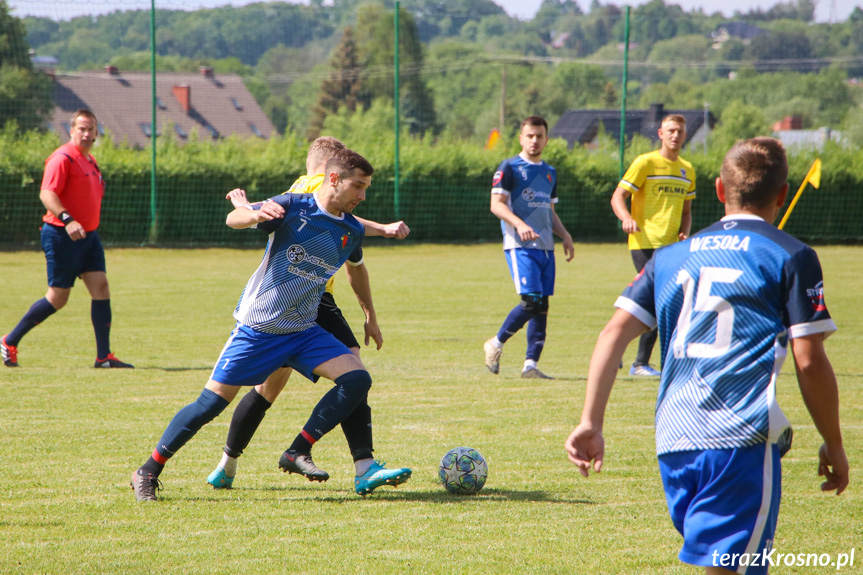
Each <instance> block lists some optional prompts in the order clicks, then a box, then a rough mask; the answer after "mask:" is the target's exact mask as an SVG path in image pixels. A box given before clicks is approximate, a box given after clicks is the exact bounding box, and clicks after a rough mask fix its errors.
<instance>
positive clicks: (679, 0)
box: [8, 0, 863, 22]
mask: <svg viewBox="0 0 863 575" xmlns="http://www.w3.org/2000/svg"><path fill="white" fill-rule="evenodd" d="M251 1H252V0H155V4H156V7H157V8H183V9H192V8H195V7H206V8H212V7H214V6H224V5H226V4H233V5H240V4H248V3H249V2H251ZM290 1H292V2H296V3H303V2H302V0H290ZM494 1H495V2H496V3H497V4H498V5H499V6H501V7H503V9H504V10H506V12H507V13H508V14H509V15H510V16H517V17H519V18H522V19H526V20H527V19H531V18H533V16H534V15H535V14H536V11H537V10H539V6H540V4H542V0H494ZM577 1H578V4H579V6H581V8H582V10H585V11H587V10H588V9H589V7H590V0H577ZM791 1H793V0H791ZM646 2H648V0H600V4H608V3H613V4H615V5H617V6H627V5H629V6H633V7H635V6H638V5H641V4H644V3H646ZM815 2H816V6H817V7H816V9H815V19H816V21H818V22H830V21H831V16H832V21H833V22H841V21H843V20H846V19H847V18H848V15H849V14H851V11H852V10H853V9H854V7H855V6H860V7H861V9H863V0H815ZM665 3H666V4H679V5H680V6H681V7H682V8H683V9H684V10H685V11H687V12H690V11H692V10H695V9H698V8H701V9H703V10H704V11H705V12H706V13H707V14H713V13H715V12H722V13H723V14H725V15H726V16H731V15H733V14H734V12H735V11H741V12H747V11H749V10H750V9H751V8H761V9H762V10H768V9H769V8H770V7H771V6H774V5H776V4H778V3H779V1H778V0H665ZM8 4H9V6H10V8H12V13H13V14H14V15H16V16H19V17H20V16H48V17H52V18H61V19H68V18H72V17H74V16H80V15H82V14H94V13H105V12H111V11H113V10H117V9H120V10H133V9H146V8H149V7H150V0H85V1H82V0H8Z"/></svg>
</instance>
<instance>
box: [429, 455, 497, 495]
mask: <svg viewBox="0 0 863 575" xmlns="http://www.w3.org/2000/svg"><path fill="white" fill-rule="evenodd" d="M438 477H440V481H441V483H443V486H444V487H445V488H446V490H447V491H449V492H450V493H456V494H467V493H477V492H478V491H479V490H480V489H482V488H483V486H484V485H485V480H486V479H488V464H487V463H486V462H485V458H484V457H483V456H482V455H480V453H479V451H477V450H476V449H474V448H472V447H456V448H455V449H450V450H449V451H447V452H446V455H444V456H443V459H441V460H440V471H439V472H438Z"/></svg>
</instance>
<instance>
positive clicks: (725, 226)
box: [722, 220, 737, 230]
mask: <svg viewBox="0 0 863 575" xmlns="http://www.w3.org/2000/svg"><path fill="white" fill-rule="evenodd" d="M736 227H737V222H736V221H735V220H731V221H730V222H725V223H724V224H722V229H725V230H730V229H732V228H736Z"/></svg>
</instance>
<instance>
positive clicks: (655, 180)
mask: <svg viewBox="0 0 863 575" xmlns="http://www.w3.org/2000/svg"><path fill="white" fill-rule="evenodd" d="M618 185H619V186H620V187H621V188H623V189H625V190H627V191H629V192H630V193H631V194H632V200H631V213H632V217H633V219H635V221H636V222H638V227H639V228H640V229H641V231H640V232H635V233H634V234H629V249H630V250H643V249H655V248H661V247H662V246H667V245H669V244H673V243H675V242H677V239H678V237H677V234H678V232H679V231H680V218H681V216H682V214H683V202H684V201H686V200H692V199H694V198H695V170H694V169H693V167H692V164H690V163H689V162H687V161H686V160H684V159H682V158H680V157H678V158H677V160H676V161H674V162H672V161H670V160H667V159H666V158H664V157H662V155H660V153H659V150H657V151H655V152H650V153H649V154H642V155H640V156H638V157H637V158H635V161H634V162H632V165H631V166H629V169H628V170H627V171H626V173H625V174H624V175H623V179H622V180H620V184H618Z"/></svg>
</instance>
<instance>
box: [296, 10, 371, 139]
mask: <svg viewBox="0 0 863 575" xmlns="http://www.w3.org/2000/svg"><path fill="white" fill-rule="evenodd" d="M329 65H330V76H329V78H327V79H326V80H324V81H323V83H322V84H321V91H320V95H319V96H318V102H317V104H315V107H314V109H313V110H312V112H313V116H312V120H311V122H310V123H309V129H308V132H307V137H308V138H309V139H310V140H314V139H315V138H317V137H318V136H319V135H320V133H321V128H323V126H324V120H326V118H327V116H329V115H330V114H335V113H336V112H338V111H339V108H340V107H342V106H344V107H345V108H347V109H348V110H349V111H351V112H353V111H354V110H356V109H357V103H358V101H359V100H358V97H359V93H360V89H361V87H362V81H361V79H360V67H359V58H358V56H357V45H356V43H355V42H354V32H353V29H352V28H351V27H350V26H347V27H346V28H345V30H344V33H343V34H342V41H341V42H340V43H339V45H338V46H336V48H335V49H334V50H333V53H332V55H331V56H330V62H329Z"/></svg>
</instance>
